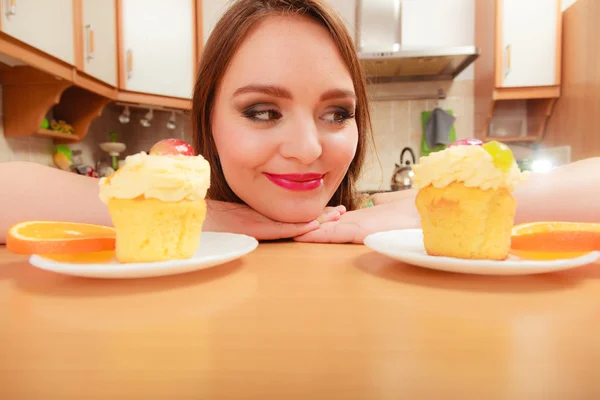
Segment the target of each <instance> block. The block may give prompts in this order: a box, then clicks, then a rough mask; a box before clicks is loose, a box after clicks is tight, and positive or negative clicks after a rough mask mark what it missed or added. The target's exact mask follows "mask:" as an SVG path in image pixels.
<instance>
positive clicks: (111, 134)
mask: <svg viewBox="0 0 600 400" xmlns="http://www.w3.org/2000/svg"><path fill="white" fill-rule="evenodd" d="M108 136H109V137H110V141H111V142H113V143H116V142H117V132H114V131H113V132H109V133H108ZM112 168H113V169H114V170H115V171H116V170H118V169H119V160H118V159H117V156H113V157H112Z"/></svg>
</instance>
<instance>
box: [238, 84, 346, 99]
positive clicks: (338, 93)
mask: <svg viewBox="0 0 600 400" xmlns="http://www.w3.org/2000/svg"><path fill="white" fill-rule="evenodd" d="M246 93H263V94H267V95H269V96H273V97H280V98H283V99H292V97H293V96H292V93H291V92H290V91H289V90H287V89H285V88H283V87H281V86H274V85H247V86H243V87H241V88H238V89H237V90H236V91H235V92H234V93H233V97H235V96H239V95H241V94H246ZM344 98H351V99H356V94H354V91H352V90H346V89H331V90H328V91H326V92H325V93H323V94H322V95H321V97H320V100H321V101H325V100H333V99H344Z"/></svg>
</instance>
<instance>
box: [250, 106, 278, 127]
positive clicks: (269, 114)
mask: <svg viewBox="0 0 600 400" xmlns="http://www.w3.org/2000/svg"><path fill="white" fill-rule="evenodd" d="M242 116H243V117H244V118H247V119H249V120H250V121H253V122H258V123H273V122H277V121H278V120H280V119H281V117H282V115H281V113H280V112H279V110H276V109H274V108H264V107H256V106H253V107H249V108H247V109H245V110H244V111H242Z"/></svg>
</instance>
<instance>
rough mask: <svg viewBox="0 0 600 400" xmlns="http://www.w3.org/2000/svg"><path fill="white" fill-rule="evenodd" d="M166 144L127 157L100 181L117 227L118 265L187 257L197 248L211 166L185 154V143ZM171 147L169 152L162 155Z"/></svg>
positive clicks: (105, 200) (103, 196) (161, 143)
mask: <svg viewBox="0 0 600 400" xmlns="http://www.w3.org/2000/svg"><path fill="white" fill-rule="evenodd" d="M169 140H172V139H169ZM165 142H167V143H165ZM177 142H181V141H177ZM182 143H183V144H182ZM170 145H171V143H168V141H161V142H159V144H157V145H155V147H153V149H155V148H156V149H157V150H156V151H154V150H151V151H150V154H146V153H138V154H135V155H132V156H129V157H127V158H126V159H125V164H124V165H123V166H122V167H121V168H119V169H118V170H117V171H116V172H115V173H114V174H112V175H111V176H109V177H106V178H102V179H101V180H100V183H99V184H100V199H101V200H102V201H103V202H104V203H105V204H107V205H108V210H109V212H110V216H111V219H112V221H113V224H114V226H115V229H116V255H117V259H118V260H119V261H120V262H125V263H128V262H154V261H166V260H176V259H186V258H190V257H192V256H193V255H194V253H195V252H196V251H197V249H198V247H199V245H200V236H201V232H202V225H203V223H204V219H205V217H206V202H205V199H204V198H205V196H206V192H207V190H208V188H209V186H210V165H209V163H208V161H206V160H205V159H204V158H203V157H202V156H194V155H193V153H191V155H185V152H184V151H182V148H184V149H185V146H183V145H186V146H189V145H187V144H186V143H184V142H181V143H179V146H180V148H179V149H177V148H176V146H170ZM182 146H183V147H182ZM171 147H172V150H173V151H169V150H168V151H166V152H165V151H160V150H161V149H171ZM190 149H191V147H190ZM182 153H184V154H182ZM187 154H190V152H189V151H188V152H187Z"/></svg>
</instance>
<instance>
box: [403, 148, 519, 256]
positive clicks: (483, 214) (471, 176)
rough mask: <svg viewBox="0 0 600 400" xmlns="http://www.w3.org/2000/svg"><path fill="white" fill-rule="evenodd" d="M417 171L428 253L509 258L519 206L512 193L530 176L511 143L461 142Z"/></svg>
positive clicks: (429, 158)
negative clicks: (520, 167)
mask: <svg viewBox="0 0 600 400" xmlns="http://www.w3.org/2000/svg"><path fill="white" fill-rule="evenodd" d="M413 171H414V185H415V188H416V189H418V190H419V191H418V194H417V198H416V206H417V209H418V211H419V215H420V217H421V227H422V229H423V240H424V244H425V250H426V251H427V254H429V255H434V256H447V257H455V258H463V259H489V260H504V259H506V258H507V257H508V252H509V250H510V238H511V230H512V227H513V224H514V217H515V211H516V207H517V203H516V201H515V199H514V197H513V196H512V191H513V190H514V187H515V185H517V184H518V183H520V182H522V181H523V180H524V179H525V178H526V176H525V174H523V173H522V172H521V171H520V170H519V167H518V166H517V164H516V162H515V160H514V157H513V155H512V152H511V151H510V149H509V148H508V147H507V146H506V145H504V144H501V143H499V142H489V143H486V144H482V143H481V142H480V141H476V140H463V141H458V142H456V143H455V144H453V145H451V146H450V147H448V148H447V149H445V150H442V151H439V152H435V153H431V154H430V155H429V156H427V157H422V158H421V159H420V160H419V164H417V165H415V166H414V167H413Z"/></svg>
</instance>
